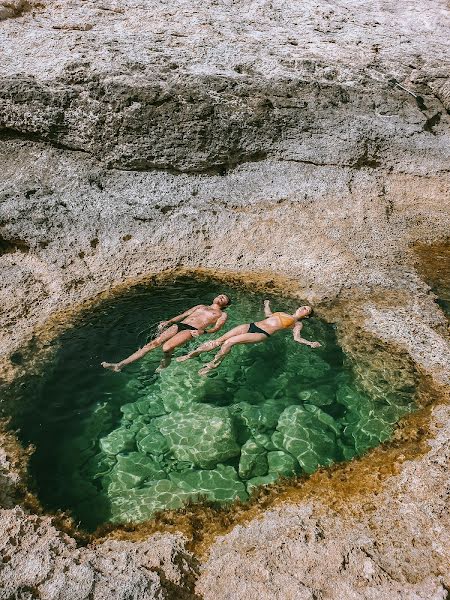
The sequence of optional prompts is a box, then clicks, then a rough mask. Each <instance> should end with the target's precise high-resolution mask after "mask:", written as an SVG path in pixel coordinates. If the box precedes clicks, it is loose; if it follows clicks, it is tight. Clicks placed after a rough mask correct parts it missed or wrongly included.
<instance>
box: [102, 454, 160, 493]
mask: <svg viewBox="0 0 450 600" xmlns="http://www.w3.org/2000/svg"><path fill="white" fill-rule="evenodd" d="M166 477H167V474H166V473H165V471H164V470H163V468H162V466H161V465H160V464H159V463H158V462H157V461H155V460H153V459H151V458H149V457H148V456H146V455H145V454H141V453H140V452H130V454H124V455H121V454H119V455H118V456H117V464H116V465H115V466H114V468H113V469H112V471H111V473H110V474H109V475H108V476H107V477H106V478H105V481H106V482H107V485H108V493H109V494H115V493H120V492H123V490H126V489H129V488H136V487H139V486H140V485H141V484H142V483H143V482H144V481H146V480H153V481H156V480H158V479H165V478H166Z"/></svg>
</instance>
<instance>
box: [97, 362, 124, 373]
mask: <svg viewBox="0 0 450 600" xmlns="http://www.w3.org/2000/svg"><path fill="white" fill-rule="evenodd" d="M102 367H103V368H104V369H109V370H110V371H114V373H120V371H121V370H122V368H121V367H120V365H119V363H107V362H102Z"/></svg>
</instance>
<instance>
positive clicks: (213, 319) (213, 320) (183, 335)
mask: <svg viewBox="0 0 450 600" xmlns="http://www.w3.org/2000/svg"><path fill="white" fill-rule="evenodd" d="M230 303H231V300H230V298H229V296H227V295H226V294H220V295H219V296H217V297H216V298H214V300H213V302H212V304H211V305H210V306H205V305H204V304H199V305H198V306H194V307H192V308H190V309H189V310H187V311H186V312H184V313H183V314H181V315H178V316H177V317H173V318H172V319H169V320H168V321H163V322H162V323H160V324H159V331H160V334H159V335H158V337H157V338H156V339H154V340H153V341H151V342H149V343H148V344H146V345H145V346H143V347H142V348H140V349H139V350H137V351H136V352H135V353H134V354H132V355H131V356H129V357H128V358H125V359H124V360H121V361H120V362H118V363H107V362H102V367H104V368H105V369H111V371H121V370H122V368H123V367H124V366H125V365H129V364H130V363H132V362H134V361H136V360H139V359H140V358H142V357H143V356H145V355H146V354H147V352H151V351H152V350H155V348H159V346H162V349H163V352H164V357H163V359H162V361H161V364H160V366H159V368H160V369H164V368H165V367H167V366H168V365H169V364H170V361H171V358H172V354H173V351H174V350H175V348H178V347H179V346H183V345H184V344H185V343H186V342H188V341H189V340H191V339H192V338H193V337H197V336H199V335H202V334H203V333H215V332H216V331H219V329H221V328H222V327H223V326H224V325H225V323H226V320H227V318H228V315H227V314H226V313H224V312H223V311H222V309H223V308H225V307H226V306H228V305H229V304H230ZM210 325H214V327H211V329H206V327H208V326H210ZM166 327H167V329H165V328H166Z"/></svg>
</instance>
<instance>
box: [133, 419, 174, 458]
mask: <svg viewBox="0 0 450 600" xmlns="http://www.w3.org/2000/svg"><path fill="white" fill-rule="evenodd" d="M136 441H137V447H138V450H139V452H143V453H144V454H154V455H159V454H164V453H165V452H168V450H169V444H168V443H167V440H166V438H165V437H164V436H163V435H162V433H161V432H160V431H159V430H158V429H157V428H156V427H155V426H154V425H152V424H150V425H145V426H144V427H142V428H141V429H140V430H139V431H138V432H137V434H136Z"/></svg>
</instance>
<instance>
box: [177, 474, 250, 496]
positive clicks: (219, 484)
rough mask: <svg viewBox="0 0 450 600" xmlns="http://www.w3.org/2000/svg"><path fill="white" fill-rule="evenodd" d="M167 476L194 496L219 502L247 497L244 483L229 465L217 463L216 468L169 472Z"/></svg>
mask: <svg viewBox="0 0 450 600" xmlns="http://www.w3.org/2000/svg"><path fill="white" fill-rule="evenodd" d="M169 477H170V479H171V480H172V481H173V482H175V483H176V484H177V485H178V487H179V488H181V489H182V490H184V491H186V492H189V493H192V494H194V495H195V497H198V496H206V497H207V498H208V499H209V500H213V501H220V502H231V501H232V500H235V499H236V498H240V499H241V500H247V498H248V494H247V492H246V489H245V486H244V484H243V483H242V482H241V481H239V479H238V476H237V473H236V470H235V469H234V468H233V467H231V466H225V465H217V468H216V469H211V470H203V471H185V472H183V473H171V474H170V475H169Z"/></svg>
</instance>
